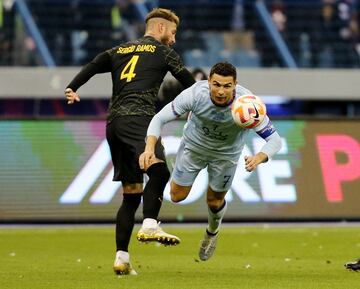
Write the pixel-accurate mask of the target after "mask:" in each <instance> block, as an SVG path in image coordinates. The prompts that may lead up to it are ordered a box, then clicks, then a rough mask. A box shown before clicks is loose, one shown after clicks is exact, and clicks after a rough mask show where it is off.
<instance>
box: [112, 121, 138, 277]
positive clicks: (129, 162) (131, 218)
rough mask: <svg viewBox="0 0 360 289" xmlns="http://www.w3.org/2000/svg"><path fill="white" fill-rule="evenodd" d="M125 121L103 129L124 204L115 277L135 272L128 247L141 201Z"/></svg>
mask: <svg viewBox="0 0 360 289" xmlns="http://www.w3.org/2000/svg"><path fill="white" fill-rule="evenodd" d="M124 127H127V123H124V119H121V118H117V119H115V120H113V121H112V122H111V123H110V124H108V125H107V128H106V138H107V141H108V144H109V147H110V153H111V158H112V162H113V165H114V177H113V181H122V183H123V200H122V204H121V206H120V207H119V210H118V212H117V215H116V227H115V240H116V257H115V261H114V267H113V268H114V271H115V273H117V274H131V275H135V274H136V272H135V270H134V269H132V267H131V263H130V256H129V252H128V246H129V242H130V238H131V234H132V230H133V227H134V223H135V213H136V210H137V208H138V207H139V205H140V202H141V197H142V188H143V184H142V180H143V175H142V173H141V171H140V170H138V169H137V167H136V165H135V162H136V155H135V154H134V153H133V152H132V149H131V145H129V144H128V143H127V142H126V140H127V138H126V136H127V134H128V133H129V132H127V131H126V130H124V129H123V128H124Z"/></svg>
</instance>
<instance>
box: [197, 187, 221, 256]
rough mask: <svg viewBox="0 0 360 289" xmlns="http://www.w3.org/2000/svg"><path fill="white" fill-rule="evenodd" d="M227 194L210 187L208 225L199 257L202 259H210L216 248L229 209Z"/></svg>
mask: <svg viewBox="0 0 360 289" xmlns="http://www.w3.org/2000/svg"><path fill="white" fill-rule="evenodd" d="M225 194H226V192H215V191H214V190H212V189H211V187H210V186H209V187H208V190H207V195H206V200H207V205H208V226H207V228H206V230H205V234H204V237H203V239H202V241H201V243H200V248H199V258H200V260H202V261H206V260H208V259H209V258H210V257H211V256H212V255H213V254H214V251H215V249H216V243H217V238H218V235H219V229H220V225H221V221H222V219H223V217H224V215H225V212H226V209H227V203H226V201H225Z"/></svg>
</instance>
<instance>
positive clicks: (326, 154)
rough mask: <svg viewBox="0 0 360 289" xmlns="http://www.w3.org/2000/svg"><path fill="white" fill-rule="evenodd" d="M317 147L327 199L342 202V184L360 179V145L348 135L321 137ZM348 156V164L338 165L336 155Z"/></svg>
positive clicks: (318, 139)
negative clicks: (339, 153)
mask: <svg viewBox="0 0 360 289" xmlns="http://www.w3.org/2000/svg"><path fill="white" fill-rule="evenodd" d="M317 146H318V151H319V157H320V165H321V170H322V174H323V180H324V186H325V193H326V198H327V200H328V201H329V202H341V201H342V200H343V192H342V189H341V183H342V182H350V181H354V180H356V179H357V178H359V177H360V145H359V142H358V141H357V140H356V139H354V138H352V137H350V136H347V135H319V136H317ZM337 152H341V153H344V154H346V156H347V159H348V162H347V163H337V162H336V153H337Z"/></svg>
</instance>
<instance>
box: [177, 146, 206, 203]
mask: <svg viewBox="0 0 360 289" xmlns="http://www.w3.org/2000/svg"><path fill="white" fill-rule="evenodd" d="M206 165H207V163H206V161H204V159H203V158H202V157H201V156H200V155H199V154H197V153H195V152H192V151H190V150H188V149H186V148H185V146H184V143H181V144H180V147H179V150H178V153H177V155H176V160H175V165H174V168H173V172H172V175H171V183H170V196H171V200H172V201H173V202H174V203H178V202H181V201H183V200H185V199H186V198H187V196H188V195H189V193H190V190H191V188H192V185H193V183H194V181H195V179H196V177H197V175H198V174H199V172H200V171H201V170H202V169H203V168H205V167H206Z"/></svg>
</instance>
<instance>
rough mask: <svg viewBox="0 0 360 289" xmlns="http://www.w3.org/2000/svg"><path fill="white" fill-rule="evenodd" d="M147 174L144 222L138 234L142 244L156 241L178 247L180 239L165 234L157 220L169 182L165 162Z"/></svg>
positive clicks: (152, 167)
mask: <svg viewBox="0 0 360 289" xmlns="http://www.w3.org/2000/svg"><path fill="white" fill-rule="evenodd" d="M146 173H147V174H148V176H149V180H148V182H147V184H146V186H145V189H144V197H143V214H144V220H143V223H142V226H141V228H140V230H139V232H138V233H137V239H138V240H139V241H140V242H145V243H147V242H151V241H156V242H159V243H160V244H163V245H177V244H179V243H180V239H179V238H178V237H177V236H175V235H171V234H168V233H166V232H164V230H163V229H162V228H161V227H160V225H159V222H158V220H157V218H158V215H159V212H160V208H161V204H162V201H163V192H164V188H165V186H166V184H167V182H168V180H169V176H170V173H169V170H168V168H167V166H166V163H165V162H164V161H158V162H157V163H155V164H153V165H151V166H150V167H149V168H148V170H147V171H146Z"/></svg>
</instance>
